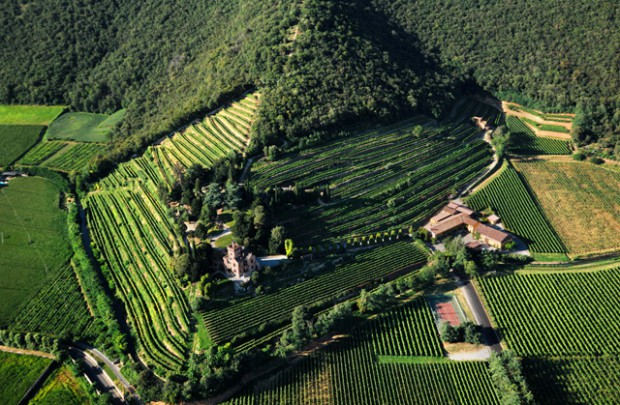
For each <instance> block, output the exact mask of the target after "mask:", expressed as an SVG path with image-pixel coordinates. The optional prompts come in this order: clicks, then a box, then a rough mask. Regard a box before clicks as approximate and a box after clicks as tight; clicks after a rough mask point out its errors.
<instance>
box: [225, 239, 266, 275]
mask: <svg viewBox="0 0 620 405" xmlns="http://www.w3.org/2000/svg"><path fill="white" fill-rule="evenodd" d="M224 267H225V268H226V270H227V271H228V272H230V273H232V275H233V276H234V277H236V278H243V277H247V276H249V275H250V274H252V272H253V271H254V270H257V269H258V261H257V260H256V256H254V254H252V253H251V252H248V251H246V249H245V248H244V247H243V246H241V245H239V244H237V242H233V243H231V244H230V245H229V246H228V247H227V248H226V256H224Z"/></svg>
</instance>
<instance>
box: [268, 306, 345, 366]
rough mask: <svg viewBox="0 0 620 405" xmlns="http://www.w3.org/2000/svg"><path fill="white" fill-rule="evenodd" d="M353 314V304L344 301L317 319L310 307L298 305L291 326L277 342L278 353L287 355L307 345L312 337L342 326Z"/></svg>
mask: <svg viewBox="0 0 620 405" xmlns="http://www.w3.org/2000/svg"><path fill="white" fill-rule="evenodd" d="M352 315H353V304H352V303H351V302H343V303H340V304H336V305H335V306H334V307H333V308H332V309H330V310H329V311H327V312H324V313H322V314H320V315H319V316H318V317H317V318H316V321H314V322H313V317H312V314H311V313H310V311H308V308H306V307H304V306H299V307H296V308H295V309H294V310H293V316H292V320H291V327H290V328H288V329H286V331H284V333H283V334H282V337H281V338H280V340H279V341H278V343H277V347H276V354H277V355H280V356H286V355H287V354H288V353H290V352H292V351H294V350H299V349H301V348H303V347H304V346H306V345H307V344H308V343H309V342H310V341H311V340H312V338H316V337H320V336H324V335H326V334H327V333H329V332H330V331H332V330H334V329H337V328H339V327H342V326H343V325H344V324H345V323H346V321H347V320H349V319H350V318H351V316H352Z"/></svg>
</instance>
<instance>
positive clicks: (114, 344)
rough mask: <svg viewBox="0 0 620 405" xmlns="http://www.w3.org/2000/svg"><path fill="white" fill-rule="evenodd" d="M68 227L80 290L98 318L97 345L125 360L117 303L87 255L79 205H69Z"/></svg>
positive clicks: (124, 343)
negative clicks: (115, 303)
mask: <svg viewBox="0 0 620 405" xmlns="http://www.w3.org/2000/svg"><path fill="white" fill-rule="evenodd" d="M67 228H68V231H69V241H70V243H71V247H72V249H73V254H74V256H73V261H74V264H75V266H73V267H74V269H75V272H76V274H77V277H78V278H79V280H80V287H81V288H82V291H84V295H85V296H86V299H87V300H88V303H89V305H90V308H91V309H92V310H93V313H94V315H95V323H96V326H97V327H96V328H95V329H94V331H93V335H94V336H95V341H94V344H95V346H97V347H98V348H99V349H101V350H103V351H105V352H107V353H108V354H113V355H115V356H117V357H119V358H125V352H126V351H127V337H126V336H125V334H124V333H123V332H122V331H121V329H120V327H119V324H118V319H117V318H116V316H117V312H116V310H115V308H114V302H113V301H112V299H111V298H110V295H111V294H109V292H108V291H107V290H106V284H105V282H104V281H103V279H102V278H101V277H100V274H99V273H98V272H97V270H96V269H95V267H94V265H93V261H92V260H91V258H90V256H89V255H88V253H87V251H86V249H85V247H84V241H83V239H82V229H81V227H80V213H79V210H78V207H77V205H76V204H71V205H70V206H69V215H68V216H67Z"/></svg>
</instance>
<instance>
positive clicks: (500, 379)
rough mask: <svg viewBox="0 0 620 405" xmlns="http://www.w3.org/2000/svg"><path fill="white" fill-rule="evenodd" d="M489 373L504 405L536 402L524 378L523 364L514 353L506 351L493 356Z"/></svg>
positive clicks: (521, 404) (524, 404)
mask: <svg viewBox="0 0 620 405" xmlns="http://www.w3.org/2000/svg"><path fill="white" fill-rule="evenodd" d="M489 372H490V374H491V380H493V384H494V385H495V388H496V389H497V392H498V393H499V397H500V403H501V404H502V405H526V404H531V403H533V402H534V397H533V395H532V393H531V392H530V390H529V388H528V386H527V382H526V381H525V378H523V373H522V371H521V364H520V363H519V360H518V359H517V358H516V356H515V355H514V353H513V352H511V351H510V350H505V351H503V352H501V353H500V354H497V353H493V354H491V360H490V361H489Z"/></svg>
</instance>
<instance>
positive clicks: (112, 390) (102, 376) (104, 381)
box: [69, 347, 125, 404]
mask: <svg viewBox="0 0 620 405" xmlns="http://www.w3.org/2000/svg"><path fill="white" fill-rule="evenodd" d="M69 355H70V356H71V357H72V358H74V359H75V360H82V361H83V363H84V372H85V373H86V375H87V376H88V378H90V380H91V381H93V382H94V384H95V387H96V388H97V390H98V391H99V392H101V393H102V394H103V393H107V394H110V396H111V397H112V400H113V401H114V403H116V404H123V403H125V401H124V400H123V396H122V394H121V392H120V391H119V390H118V388H117V387H116V385H114V382H113V381H112V379H110V377H109V376H108V375H107V374H106V372H105V371H104V370H103V369H102V368H101V367H99V364H97V361H96V360H95V359H94V358H93V356H91V355H90V354H89V353H88V352H86V351H83V350H81V349H78V348H76V347H69Z"/></svg>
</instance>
